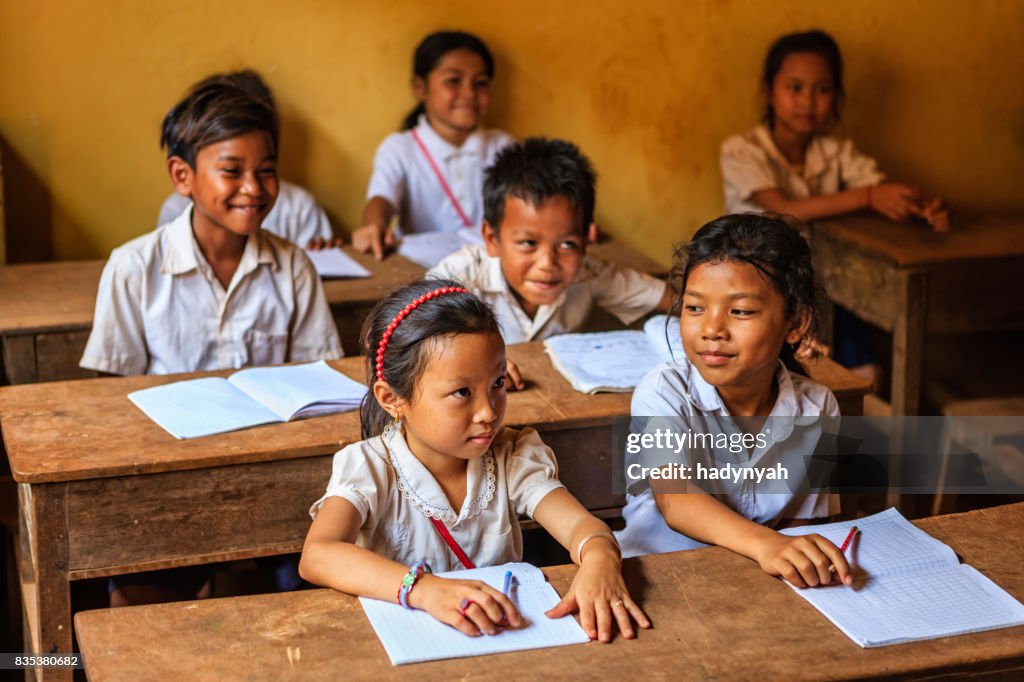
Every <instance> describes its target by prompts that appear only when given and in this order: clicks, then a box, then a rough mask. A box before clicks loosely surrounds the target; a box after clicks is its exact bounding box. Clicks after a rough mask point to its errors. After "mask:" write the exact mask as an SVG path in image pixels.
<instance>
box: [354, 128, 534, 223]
mask: <svg viewBox="0 0 1024 682" xmlns="http://www.w3.org/2000/svg"><path fill="white" fill-rule="evenodd" d="M415 130H416V133H417V134H418V135H419V138H420V140H421V141H422V142H423V145H424V146H425V147H426V148H427V151H428V152H430V156H431V157H432V158H433V159H434V163H436V164H437V167H438V169H440V171H441V173H442V175H444V179H445V182H447V183H448V187H449V188H450V189H451V191H452V194H454V195H455V198H456V199H457V200H458V202H459V206H461V207H462V211H463V212H464V213H465V215H466V217H467V218H468V219H469V222H470V225H471V229H473V230H477V231H479V229H480V225H481V224H482V223H483V218H484V201H483V187H484V169H485V168H487V167H488V166H490V165H491V164H492V163H494V157H495V156H497V155H498V152H500V151H501V150H502V149H504V148H505V147H507V146H509V145H510V144H513V143H514V142H515V138H513V137H512V136H511V135H509V134H508V133H504V132H502V131H500V130H495V129H491V128H479V129H477V130H475V131H473V132H472V133H471V134H470V136H469V137H467V138H466V141H465V142H463V143H462V146H461V147H456V146H454V145H452V144H449V143H448V142H447V141H445V140H444V139H442V138H441V136H440V135H438V134H437V133H436V132H435V131H434V129H433V128H431V127H430V124H429V123H428V122H427V117H426V115H421V116H420V119H419V123H418V124H417V125H416V128H415ZM373 197H381V198H382V199H386V200H387V201H388V203H390V204H391V205H392V206H394V207H395V209H396V210H397V211H398V224H399V227H400V228H401V230H402V232H404V233H406V234H411V233H416V232H454V231H456V230H460V229H463V228H465V227H466V226H465V224H464V223H463V222H462V218H460V217H459V213H458V211H457V210H456V209H455V206H454V204H452V201H451V199H449V198H448V195H447V194H446V193H445V191H444V189H443V187H442V186H441V182H440V180H438V178H437V173H435V172H434V169H433V168H432V167H431V165H430V161H428V160H427V157H426V156H425V155H424V154H423V150H422V149H420V147H419V145H418V144H416V141H415V140H414V139H413V137H412V131H411V130H404V131H402V132H400V133H392V134H390V135H388V136H387V137H386V138H385V139H384V141H383V142H382V143H381V145H380V147H378V148H377V155H376V156H375V157H374V159H373V176H372V177H371V178H370V186H369V188H368V189H367V190H366V200H367V201H369V200H370V199H372V198H373Z"/></svg>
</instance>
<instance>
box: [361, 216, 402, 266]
mask: <svg viewBox="0 0 1024 682" xmlns="http://www.w3.org/2000/svg"><path fill="white" fill-rule="evenodd" d="M352 246H353V247H354V248H355V249H356V250H357V251H359V252H360V253H370V252H371V251H372V252H373V257H374V258H376V259H377V260H383V259H384V254H385V253H387V251H389V250H390V249H392V248H393V247H394V246H395V235H394V233H393V232H391V231H390V230H388V229H387V228H386V227H381V226H380V225H375V224H373V225H364V226H363V227H360V228H359V229H358V230H356V231H355V232H353V233H352Z"/></svg>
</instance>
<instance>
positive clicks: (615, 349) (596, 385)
mask: <svg viewBox="0 0 1024 682" xmlns="http://www.w3.org/2000/svg"><path fill="white" fill-rule="evenodd" d="M666 320H668V327H667V330H666V326H665V323H666ZM666 332H667V336H668V338H666ZM544 350H545V351H546V352H547V354H548V356H549V357H550V358H551V364H552V365H553V366H554V368H555V369H556V370H558V372H559V374H561V375H562V376H563V377H565V379H566V381H568V382H569V383H570V384H571V385H572V387H573V388H574V389H576V390H577V391H579V392H580V393H602V392H603V393H627V392H629V391H632V390H633V389H634V388H636V385H637V384H638V383H640V380H641V379H643V378H644V375H646V374H647V373H648V372H650V371H651V370H652V369H654V368H655V367H657V366H658V365H659V364H661V363H662V362H667V361H670V360H672V359H673V358H674V357H677V358H678V357H683V355H684V353H683V341H682V338H681V337H680V335H679V318H678V317H672V318H667V317H666V316H665V315H655V316H654V317H652V318H650V319H649V320H647V322H646V323H644V330H643V331H636V330H630V329H625V330H622V331H614V332H596V333H588V334H562V335H560V336H553V337H551V338H549V339H547V340H546V341H544Z"/></svg>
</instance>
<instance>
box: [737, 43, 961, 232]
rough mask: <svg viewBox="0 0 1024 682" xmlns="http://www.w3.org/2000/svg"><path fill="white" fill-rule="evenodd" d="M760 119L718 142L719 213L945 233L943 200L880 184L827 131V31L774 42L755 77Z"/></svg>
mask: <svg viewBox="0 0 1024 682" xmlns="http://www.w3.org/2000/svg"><path fill="white" fill-rule="evenodd" d="M761 88H762V91H763V94H764V100H765V113H764V121H763V123H762V124H761V125H758V126H757V127H755V128H754V129H753V130H751V131H749V132H747V133H744V134H742V135H733V136H732V137H730V138H728V139H727V140H726V141H725V142H724V143H723V144H722V152H721V162H722V182H723V184H724V186H725V210H726V213H741V212H745V211H757V212H760V211H770V212H772V213H780V214H789V215H793V216H796V217H797V218H800V219H801V220H815V219H817V218H826V217H829V216H835V215H840V214H843V213H851V212H853V211H859V210H873V211H876V212H878V213H881V214H882V215H884V216H887V217H889V218H892V219H893V220H907V219H908V218H911V217H915V216H916V217H919V218H922V219H924V220H925V221H927V222H928V224H929V225H931V226H932V228H933V229H935V230H936V231H938V232H941V231H946V230H948V229H949V216H948V213H947V211H946V207H945V206H944V205H943V203H942V200H941V199H938V198H928V197H926V196H925V195H923V194H922V193H921V191H920V190H919V189H918V188H916V187H912V186H910V185H904V184H901V183H896V182H883V180H884V179H885V175H883V174H882V173H880V172H879V171H878V168H877V166H876V164H875V160H874V159H872V158H870V157H868V156H865V155H864V154H861V153H860V152H859V151H857V149H856V148H855V147H854V145H853V142H851V141H850V140H849V139H847V138H844V137H839V136H836V135H833V134H831V133H830V131H831V130H832V129H833V128H834V127H835V125H836V123H837V122H838V121H839V114H840V107H841V104H842V100H843V96H844V95H845V90H844V88H843V62H842V56H841V55H840V53H839V46H838V45H837V44H836V42H835V41H834V40H833V39H832V37H831V36H829V35H828V34H826V33H823V32H821V31H808V32H806V33H794V34H790V35H785V36H782V37H781V38H779V39H778V40H776V41H775V43H774V44H773V45H772V46H771V48H770V49H769V50H768V55H767V56H766V57H765V62H764V70H763V73H762V77H761Z"/></svg>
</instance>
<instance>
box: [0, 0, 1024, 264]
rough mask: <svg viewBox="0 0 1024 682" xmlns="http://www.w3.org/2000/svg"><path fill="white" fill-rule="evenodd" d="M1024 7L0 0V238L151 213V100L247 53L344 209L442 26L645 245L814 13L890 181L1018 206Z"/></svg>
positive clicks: (341, 215)
mask: <svg viewBox="0 0 1024 682" xmlns="http://www.w3.org/2000/svg"><path fill="white" fill-rule="evenodd" d="M1022 26H1024V3H1022V2H1020V1H1019V0H1005V1H998V0H979V1H977V2H964V1H961V0H852V1H849V0H843V1H842V2H829V1H827V0H818V1H817V2H802V1H795V0H776V1H773V2H768V1H756V2H755V1H752V0H733V1H731V2H725V1H713V0H695V1H685V2H684V1H681V0H680V1H676V2H673V1H671V0H668V1H663V2H655V1H653V0H589V1H584V0H577V1H574V2H569V1H560V0H554V1H552V0H515V1H513V0H508V1H506V2H500V1H499V2H479V1H478V0H454V1H451V2H443V3H442V2H422V0H376V1H372V2H329V1H327V0H291V1H290V2H280V1H279V0H248V2H223V1H221V0H215V1H211V0H177V1H176V2H173V3H171V2H163V3H158V2H150V1H142V0H88V1H87V0H61V1H57V0H0V144H2V145H3V150H4V164H5V177H4V180H5V183H6V189H7V205H6V208H7V231H8V242H9V243H8V254H9V256H10V257H11V259H12V260H25V259H30V258H46V257H51V256H52V257H57V258H88V257H103V256H105V255H106V254H107V253H108V252H109V251H110V249H111V248H113V247H114V246H116V245H118V244H120V243H122V242H124V241H126V240H127V239H129V238H131V237H133V236H135V235H138V234H140V233H142V232H144V231H146V230H149V229H151V228H152V227H153V223H154V221H155V216H156V214H157V210H158V208H159V205H160V203H161V201H162V200H163V198H164V197H165V195H166V194H167V193H168V192H169V191H170V185H169V183H168V181H167V178H166V175H165V172H164V167H163V159H162V155H161V153H160V151H159V149H158V148H157V140H158V127H159V123H160V120H161V118H162V116H163V114H164V113H165V111H166V110H167V109H168V108H169V107H170V106H171V104H173V103H174V102H175V100H176V99H177V98H178V97H179V96H180V94H181V93H182V92H183V91H184V90H185V89H186V88H187V86H188V85H189V84H190V83H191V82H193V81H195V80H197V79H199V78H201V77H203V76H205V75H207V74H209V73H211V72H214V71H220V70H226V69H235V68H241V67H253V68H255V69H258V70H259V71H260V72H262V73H263V74H264V76H265V78H266V79H267V81H268V82H269V83H270V85H271V87H273V89H274V91H275V94H276V96H277V100H278V102H279V106H280V108H281V111H282V116H283V148H282V153H281V157H282V173H283V175H284V176H285V177H288V178H290V179H292V180H294V181H296V182H298V183H300V184H302V185H305V186H307V187H309V188H310V189H311V190H312V191H313V192H314V193H315V194H316V195H317V196H318V197H319V198H320V200H321V201H322V203H323V204H324V205H325V206H326V207H327V209H328V212H329V213H330V214H331V217H332V219H333V220H334V222H335V224H336V226H337V227H339V228H341V229H342V230H344V231H346V232H347V231H349V230H351V229H353V228H354V227H357V226H358V221H359V217H360V213H361V207H362V202H363V193H364V191H365V188H366V184H367V180H368V178H369V174H370V168H371V162H372V156H373V151H374V149H375V148H376V146H377V144H378V143H379V142H380V141H381V139H383V137H384V136H385V135H386V134H387V133H388V132H390V131H391V130H393V129H394V128H395V127H396V126H397V124H398V121H399V120H400V118H401V117H402V115H403V114H404V113H405V112H406V111H407V110H408V109H409V108H410V107H411V106H412V104H413V101H412V97H411V94H410V92H409V87H408V83H409V78H410V74H409V69H410V62H411V54H412V50H413V48H414V47H415V45H416V43H417V42H418V40H419V39H420V38H421V37H422V36H423V35H424V34H426V33H427V32H429V31H432V30H436V29H440V28H462V29H465V30H469V31H472V32H475V33H478V34H479V35H480V36H481V37H482V38H483V39H484V40H485V41H486V42H487V43H488V45H489V46H490V47H491V49H492V51H493V52H494V53H495V55H496V58H497V69H498V73H497V80H496V82H495V87H494V97H493V99H492V101H493V105H492V106H493V108H492V115H491V117H490V118H491V123H492V125H497V126H499V127H501V128H504V129H506V130H508V131H510V132H512V133H513V134H515V135H517V136H526V135H534V134H546V135H552V136H563V137H568V138H571V139H573V140H575V141H576V142H577V143H578V144H579V145H580V146H581V147H582V148H583V150H584V151H585V152H587V153H588V154H589V155H590V156H591V157H592V159H593V161H594V163H595V164H596V166H597V169H598V171H599V173H600V175H601V179H600V188H599V192H598V218H599V221H600V222H601V224H602V226H603V227H604V228H605V229H606V230H607V231H608V232H610V233H612V234H614V235H617V236H619V237H620V238H621V239H623V240H625V241H627V242H629V243H631V244H633V245H634V246H636V247H638V248H640V249H642V250H643V251H645V252H646V253H648V254H649V255H652V256H654V257H656V258H658V259H660V260H662V261H667V260H668V249H669V246H670V244H671V243H672V242H673V241H675V240H677V239H679V238H680V237H683V236H685V235H687V234H690V233H691V232H692V231H693V230H694V229H695V228H696V227H698V226H699V225H700V224H702V223H703V222H704V221H706V220H707V219H709V218H711V217H714V216H715V215H717V214H718V213H719V212H720V211H721V208H722V200H721V186H720V176H719V171H718V145H719V143H720V141H721V140H722V139H723V138H724V137H725V136H726V135H728V134H730V133H732V132H735V131H739V130H743V129H745V128H747V127H749V126H751V125H753V124H754V123H755V122H756V120H757V117H758V114H759V100H758V96H757V77H758V73H759V69H760V65H761V59H762V57H763V54H764V51H765V49H766V47H767V45H768V44H769V42H770V41H771V40H772V39H773V38H774V37H775V36H776V35H778V34H780V33H782V32H787V31H792V30H799V29H806V28H811V27H821V28H824V29H826V30H828V31H830V32H831V33H833V35H834V36H835V37H836V38H837V40H838V41H839V43H840V46H841V47H842V49H843V53H844V56H845V58H846V63H847V89H848V92H849V99H848V104H847V107H846V112H845V120H846V124H845V125H846V130H847V131H848V132H849V133H850V134H851V135H853V137H854V138H855V140H856V141H857V142H858V144H859V145H860V147H861V148H863V149H864V150H866V151H867V152H869V153H871V154H874V155H875V156H877V157H878V159H879V160H880V162H881V164H882V167H883V168H884V169H886V170H887V171H888V172H889V174H890V175H891V176H893V177H897V178H901V179H908V180H913V181H915V182H917V183H919V184H921V185H922V186H924V187H925V188H927V189H928V190H931V191H935V192H939V193H941V194H942V195H944V196H946V197H947V198H948V200H949V201H950V203H951V204H952V205H953V206H954V208H957V207H970V208H984V209H1018V210H1020V209H1024V192H1022V181H1021V177H1022V169H1024V87H1022V86H1021V83H1022V77H1024V35H1022V34H1021V27H1022ZM51 245H52V248H51Z"/></svg>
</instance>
